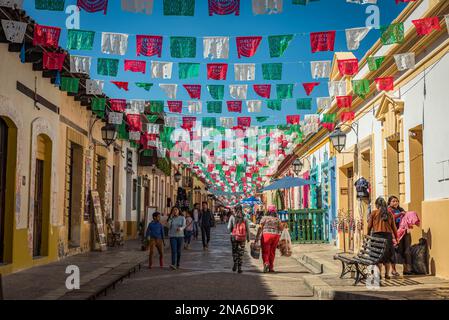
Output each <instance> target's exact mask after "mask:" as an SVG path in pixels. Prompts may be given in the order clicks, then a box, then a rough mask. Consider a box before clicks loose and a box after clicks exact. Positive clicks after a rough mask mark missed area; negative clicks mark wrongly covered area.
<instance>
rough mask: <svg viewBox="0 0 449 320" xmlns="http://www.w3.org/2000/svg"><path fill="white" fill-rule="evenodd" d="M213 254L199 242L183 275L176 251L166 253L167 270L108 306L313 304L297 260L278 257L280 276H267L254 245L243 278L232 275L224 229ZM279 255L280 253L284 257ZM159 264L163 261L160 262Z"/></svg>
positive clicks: (142, 276)
mask: <svg viewBox="0 0 449 320" xmlns="http://www.w3.org/2000/svg"><path fill="white" fill-rule="evenodd" d="M211 237H212V240H211V244H210V247H209V251H207V252H204V251H203V249H202V244H201V239H199V240H197V241H195V240H194V241H193V243H192V247H191V250H189V251H186V250H184V251H183V252H182V257H181V268H180V270H176V271H171V270H170V269H169V268H168V266H169V264H170V263H169V262H170V249H169V247H166V249H165V267H164V268H163V269H160V268H159V267H153V269H151V270H149V269H148V268H143V269H142V270H141V271H140V272H139V273H137V274H136V275H135V276H132V277H131V278H130V279H127V280H125V281H124V282H123V283H122V284H120V285H118V286H117V287H116V289H115V290H113V291H109V292H108V295H107V296H105V297H102V298H101V299H105V300H136V299H137V300H140V299H144V300H150V299H151V300H217V299H218V300H249V299H256V300H267V299H282V300H291V299H295V300H296V299H313V294H312V291H311V290H310V289H309V288H307V286H306V285H305V283H304V280H303V277H304V276H305V275H307V274H308V272H307V270H306V269H305V268H304V267H302V266H301V265H300V264H299V263H298V262H297V261H296V260H294V259H293V258H285V257H280V256H278V257H277V258H276V264H275V270H276V273H275V274H263V273H262V267H261V266H262V262H261V261H256V260H254V259H252V258H251V256H250V254H249V244H248V245H247V252H246V254H245V258H244V265H243V270H244V272H243V273H242V274H238V273H234V272H232V269H231V268H232V256H231V245H230V241H229V236H228V234H227V232H226V227H225V225H224V224H218V225H217V227H216V228H214V229H212V236H211ZM278 253H279V252H278ZM155 257H156V259H154V261H157V256H155Z"/></svg>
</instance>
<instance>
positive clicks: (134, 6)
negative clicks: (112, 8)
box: [122, 0, 153, 15]
mask: <svg viewBox="0 0 449 320" xmlns="http://www.w3.org/2000/svg"><path fill="white" fill-rule="evenodd" d="M122 10H123V11H128V12H134V13H146V14H148V15H149V14H152V13H153V0H122Z"/></svg>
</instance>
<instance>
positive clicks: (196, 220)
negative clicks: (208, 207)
mask: <svg viewBox="0 0 449 320" xmlns="http://www.w3.org/2000/svg"><path fill="white" fill-rule="evenodd" d="M199 229H200V204H199V203H195V204H194V205H193V239H195V240H198V234H199Z"/></svg>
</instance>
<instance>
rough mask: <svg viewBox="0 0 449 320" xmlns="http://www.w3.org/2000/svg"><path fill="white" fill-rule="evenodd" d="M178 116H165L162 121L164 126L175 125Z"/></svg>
mask: <svg viewBox="0 0 449 320" xmlns="http://www.w3.org/2000/svg"><path fill="white" fill-rule="evenodd" d="M178 119H179V118H178V117H165V118H164V122H165V126H166V127H172V128H174V127H176V126H177V125H178Z"/></svg>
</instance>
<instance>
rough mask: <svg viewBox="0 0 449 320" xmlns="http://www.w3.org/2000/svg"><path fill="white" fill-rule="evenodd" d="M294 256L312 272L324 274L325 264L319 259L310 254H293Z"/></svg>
mask: <svg viewBox="0 0 449 320" xmlns="http://www.w3.org/2000/svg"><path fill="white" fill-rule="evenodd" d="M292 258H293V259H295V260H296V261H298V262H299V263H300V264H301V265H302V266H303V267H305V268H306V269H307V270H309V271H310V272H311V273H312V274H323V273H324V265H323V264H322V263H320V262H319V261H317V260H315V259H313V258H310V257H309V256H308V255H306V254H303V255H299V256H297V255H292Z"/></svg>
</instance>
